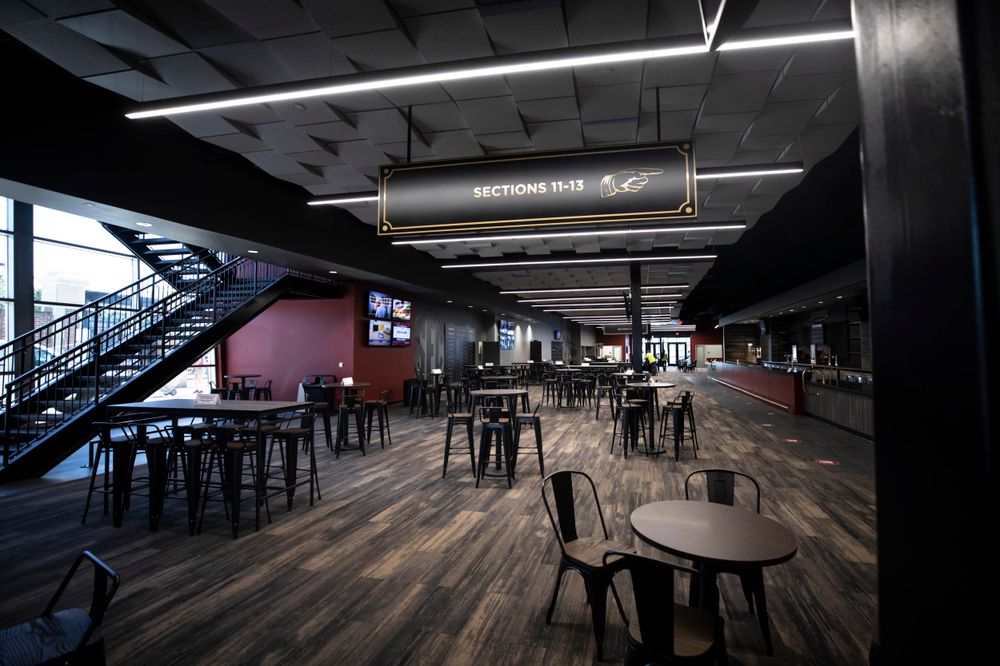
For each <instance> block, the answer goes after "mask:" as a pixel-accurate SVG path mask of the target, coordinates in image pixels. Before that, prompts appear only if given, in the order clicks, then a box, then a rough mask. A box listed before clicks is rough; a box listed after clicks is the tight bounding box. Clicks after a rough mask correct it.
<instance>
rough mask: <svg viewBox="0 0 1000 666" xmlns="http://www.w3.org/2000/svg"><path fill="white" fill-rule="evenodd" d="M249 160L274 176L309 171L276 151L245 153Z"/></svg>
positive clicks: (244, 155)
mask: <svg viewBox="0 0 1000 666" xmlns="http://www.w3.org/2000/svg"><path fill="white" fill-rule="evenodd" d="M243 157H245V158H247V159H248V160H250V161H251V162H253V163H254V164H256V165H257V166H259V167H260V168H261V169H263V170H264V171H266V172H268V173H269V174H271V175H272V176H284V175H287V174H290V173H307V169H306V168H305V167H304V166H302V165H301V164H299V163H298V162H296V161H295V160H293V159H291V158H289V157H288V156H286V155H283V154H281V153H280V152H278V151H276V150H260V151H257V152H253V153H244V154H243Z"/></svg>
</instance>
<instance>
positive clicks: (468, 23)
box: [406, 9, 494, 62]
mask: <svg viewBox="0 0 1000 666" xmlns="http://www.w3.org/2000/svg"><path fill="white" fill-rule="evenodd" d="M406 28H407V30H408V31H409V33H410V36H412V37H413V41H414V42H415V43H416V45H417V49H419V50H420V53H422V54H423V56H424V59H425V60H426V61H427V62H443V61H447V60H465V59H469V58H480V57H486V56H492V55H494V53H493V47H492V45H491V44H490V38H489V36H487V34H486V28H485V27H484V26H483V21H482V19H481V18H480V17H479V12H478V11H476V10H475V9H466V10H462V11H456V12H444V13H441V14H429V15H426V16H419V17H415V18H411V19H408V20H407V21H406Z"/></svg>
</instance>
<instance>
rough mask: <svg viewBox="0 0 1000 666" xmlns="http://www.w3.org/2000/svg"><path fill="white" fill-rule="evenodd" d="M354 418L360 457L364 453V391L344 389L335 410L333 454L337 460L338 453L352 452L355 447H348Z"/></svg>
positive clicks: (360, 389)
mask: <svg viewBox="0 0 1000 666" xmlns="http://www.w3.org/2000/svg"><path fill="white" fill-rule="evenodd" d="M352 416H353V417H354V426H355V432H356V434H357V436H358V446H357V448H358V449H360V450H361V455H367V454H366V453H365V425H364V419H365V390H364V389H363V388H359V389H352V388H346V387H345V388H344V393H343V395H341V397H340V405H339V407H338V408H337V441H336V444H335V445H334V448H333V452H334V454H335V455H336V456H337V457H338V458H339V457H340V452H341V451H345V450H353V449H354V448H355V447H353V446H348V445H347V444H348V442H349V441H350V434H351V417H352Z"/></svg>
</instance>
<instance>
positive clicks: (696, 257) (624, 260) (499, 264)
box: [441, 254, 717, 268]
mask: <svg viewBox="0 0 1000 666" xmlns="http://www.w3.org/2000/svg"><path fill="white" fill-rule="evenodd" d="M716 256H717V255H714V254H691V255H687V256H657V257H613V258H611V257H609V258H606V259H545V260H539V261H488V262H481V263H475V264H444V265H442V266H441V268H504V267H507V266H553V265H567V264H628V263H631V262H633V261H643V262H645V261H707V260H712V259H715V258H716Z"/></svg>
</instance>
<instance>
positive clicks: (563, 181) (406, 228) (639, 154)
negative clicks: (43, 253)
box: [378, 140, 698, 236]
mask: <svg viewBox="0 0 1000 666" xmlns="http://www.w3.org/2000/svg"><path fill="white" fill-rule="evenodd" d="M697 215H698V197H697V189H696V185H695V159H694V143H693V142H692V141H691V140H687V141H678V142H671V143H658V144H654V145H645V146H632V147H628V148H601V149H588V150H582V151H573V152H561V153H531V154H527V155H518V156H503V157H491V158H479V159H474V160H462V161H453V162H434V163H424V164H406V165H398V166H395V165H389V166H383V167H382V168H381V169H379V201H378V233H379V235H382V236H392V235H401V234H407V235H433V234H440V233H447V232H454V231H466V232H467V231H486V230H499V229H521V228H531V227H553V226H560V225H580V224H592V223H614V222H637V221H646V220H667V219H679V218H691V217H697Z"/></svg>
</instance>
